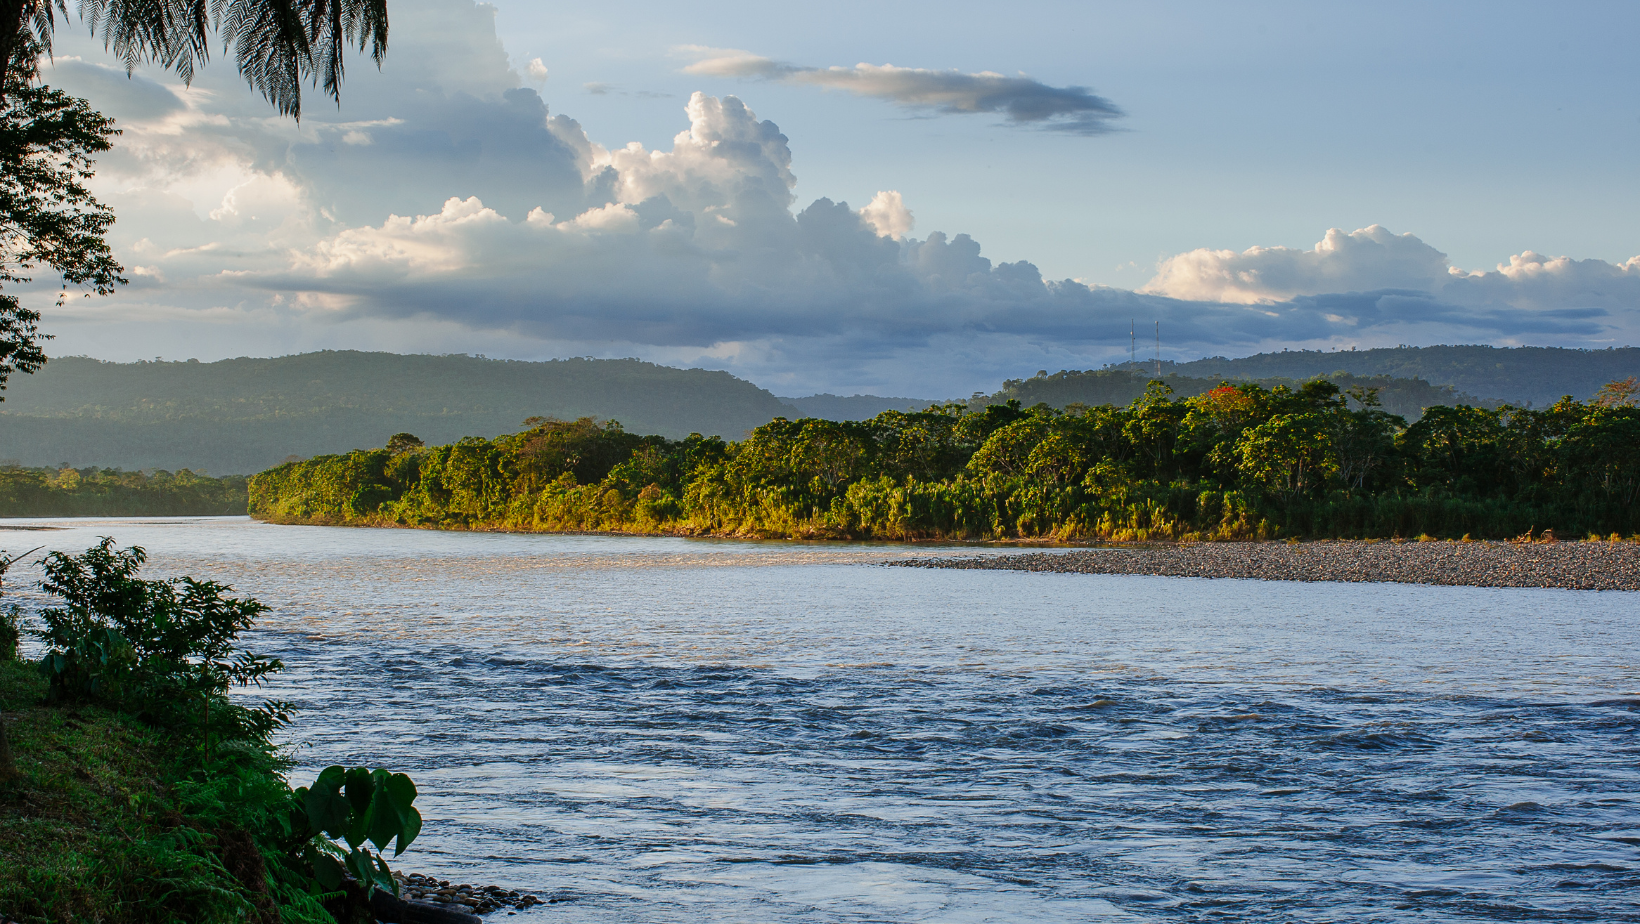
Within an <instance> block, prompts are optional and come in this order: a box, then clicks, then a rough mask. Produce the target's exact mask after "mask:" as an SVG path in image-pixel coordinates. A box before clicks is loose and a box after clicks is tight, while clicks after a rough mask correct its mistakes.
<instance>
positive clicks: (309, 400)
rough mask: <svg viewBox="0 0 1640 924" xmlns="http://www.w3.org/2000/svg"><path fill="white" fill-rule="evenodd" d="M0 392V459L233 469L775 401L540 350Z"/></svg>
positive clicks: (743, 385)
mask: <svg viewBox="0 0 1640 924" xmlns="http://www.w3.org/2000/svg"><path fill="white" fill-rule="evenodd" d="M4 396H5V401H4V403H0V458H4V459H9V460H16V461H18V462H21V463H22V464H24V465H56V464H59V463H61V462H68V463H70V464H73V465H77V466H78V465H99V466H117V467H121V468H126V469H143V468H166V469H176V468H184V467H186V468H191V469H194V470H195V471H207V472H211V473H213V474H246V473H251V472H258V471H261V470H263V469H266V468H269V467H271V466H273V465H276V464H278V463H279V462H280V461H282V460H284V459H285V458H287V457H289V456H293V455H295V456H304V457H306V456H313V455H320V454H326V453H336V452H346V451H349V450H352V449H359V448H369V447H375V446H381V445H383V443H385V441H386V440H387V438H388V437H389V436H391V435H392V434H394V433H397V432H401V431H408V432H410V433H414V434H415V435H417V436H419V437H421V438H422V439H424V440H426V441H428V442H429V443H446V442H452V441H454V440H458V439H460V438H461V437H464V436H486V437H491V436H496V435H498V434H501V433H508V432H515V431H517V430H520V429H522V427H523V421H524V419H525V418H526V417H532V416H543V417H562V418H567V419H573V418H577V417H584V416H590V417H598V418H601V419H613V420H619V421H620V422H621V423H622V424H623V425H624V426H625V427H626V428H627V429H628V430H630V431H632V432H636V433H659V434H662V435H665V436H669V437H673V438H679V437H683V436H687V435H688V434H689V433H691V432H699V433H704V434H707V435H721V436H724V437H726V438H739V437H740V436H741V434H743V433H745V432H746V431H747V430H750V429H751V428H753V427H756V426H760V425H762V424H765V423H767V422H769V420H771V419H773V418H774V417H777V416H780V415H782V414H788V415H789V413H790V409H789V408H788V407H787V406H786V405H783V404H781V403H780V401H779V399H777V398H776V397H775V396H774V395H773V394H770V393H769V392H768V391H765V390H764V389H761V388H758V387H757V386H756V385H753V384H752V383H750V382H747V381H745V380H743V379H738V378H735V377H734V376H732V375H730V374H729V373H727V372H715V371H709V370H705V369H674V368H671V367H668V366H659V365H655V364H654V363H647V362H641V361H639V360H635V359H631V360H627V359H602V360H594V359H565V360H549V361H546V362H522V361H516V360H496V359H485V358H483V357H474V356H462V355H448V356H430V355H408V356H407V355H399V354H393V353H364V352H355V351H329V350H327V351H324V352H318V353H303V354H299V355H295V356H282V357H277V358H274V359H251V358H239V359H226V360H221V361H219V362H212V363H201V362H197V361H193V360H189V361H184V362H158V361H156V362H138V363H112V362H103V361H101V360H96V359H89V358H85V357H64V358H60V359H53V360H52V361H51V362H50V363H48V364H47V365H46V366H45V368H43V369H41V370H40V371H39V372H37V373H35V374H34V375H32V376H15V377H13V379H12V381H11V385H10V387H8V388H7V390H6V392H5V395H4Z"/></svg>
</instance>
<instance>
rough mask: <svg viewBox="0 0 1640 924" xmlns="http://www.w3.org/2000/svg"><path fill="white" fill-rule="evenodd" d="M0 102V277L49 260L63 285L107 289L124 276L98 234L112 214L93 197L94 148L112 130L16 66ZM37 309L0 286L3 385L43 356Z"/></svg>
mask: <svg viewBox="0 0 1640 924" xmlns="http://www.w3.org/2000/svg"><path fill="white" fill-rule="evenodd" d="M4 86H5V89H6V91H7V92H6V97H5V100H4V101H3V102H0V285H4V284H15V283H26V282H28V281H29V279H30V276H31V274H32V273H33V271H34V270H35V269H36V268H39V267H49V268H50V269H53V270H55V271H56V272H57V273H59V274H60V275H61V276H62V279H63V294H64V296H65V297H66V295H67V292H68V286H69V285H70V284H73V285H83V286H86V287H88V288H89V289H91V290H94V291H95V292H97V294H99V295H107V294H108V293H110V292H112V291H113V290H114V286H115V285H117V284H119V283H122V282H124V281H125V280H124V279H121V278H120V271H121V267H120V264H119V263H118V262H117V261H116V260H115V259H114V255H113V254H112V253H111V252H110V251H109V248H108V242H107V240H106V239H105V237H104V235H105V234H106V233H107V231H108V226H109V225H112V224H113V223H114V214H113V212H111V211H110V210H109V208H108V206H106V205H103V204H102V203H100V202H98V201H97V200H96V199H95V198H93V197H92V195H91V192H90V191H89V190H88V189H87V188H86V186H85V181H86V180H88V179H89V178H90V177H91V173H92V163H91V158H92V156H93V155H95V154H97V153H99V152H102V151H106V150H108V147H109V140H108V139H109V138H111V137H113V136H114V135H116V134H118V132H117V131H116V130H115V129H114V120H113V119H110V118H108V117H107V116H105V115H102V114H101V113H99V112H95V111H93V110H92V108H91V107H90V106H89V105H87V103H86V101H85V100H83V99H78V98H75V97H73V96H70V95H68V94H67V93H64V92H62V91H61V90H53V89H52V88H50V87H47V86H43V85H39V84H36V83H35V82H34V81H33V80H31V79H29V77H28V75H26V74H25V72H24V71H23V70H22V69H21V68H13V69H12V71H11V72H10V73H9V74H8V76H7V77H6V82H5V84H4ZM39 321H40V313H39V312H37V311H34V310H32V309H29V308H26V307H24V306H23V304H22V303H21V302H20V301H18V299H17V297H16V296H14V295H8V294H3V293H0V389H4V388H5V386H6V381H7V379H8V378H10V376H11V374H12V373H14V372H33V371H34V370H36V369H38V368H40V366H41V365H42V364H44V363H45V361H46V357H45V353H44V352H42V351H41V349H40V342H41V341H42V340H44V339H45V338H46V335H44V334H41V333H40V331H39Z"/></svg>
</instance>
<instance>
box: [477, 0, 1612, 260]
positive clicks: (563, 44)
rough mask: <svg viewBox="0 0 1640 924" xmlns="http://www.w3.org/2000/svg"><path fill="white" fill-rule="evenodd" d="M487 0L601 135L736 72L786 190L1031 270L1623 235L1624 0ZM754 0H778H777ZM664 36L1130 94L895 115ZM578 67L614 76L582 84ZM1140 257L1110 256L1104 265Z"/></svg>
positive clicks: (1582, 253) (1469, 251) (1465, 248)
mask: <svg viewBox="0 0 1640 924" xmlns="http://www.w3.org/2000/svg"><path fill="white" fill-rule="evenodd" d="M621 10H622V15H621V16H620V17H619V19H615V18H612V17H608V16H606V15H604V14H602V13H601V12H598V11H597V8H596V7H591V6H589V7H587V8H584V9H583V10H582V11H581V12H576V11H574V10H570V9H565V8H562V7H560V6H559V5H551V6H549V5H543V4H528V3H516V4H510V5H509V4H503V5H500V6H499V7H498V16H497V21H498V23H499V25H500V27H501V31H502V34H503V35H505V36H507V39H506V43H507V47H508V51H509V52H510V53H511V54H512V55H513V56H514V58H515V60H518V61H520V62H521V63H522V62H526V61H528V60H529V59H530V58H534V57H537V56H539V57H541V58H542V60H543V61H544V62H547V63H548V66H549V68H550V70H551V75H550V78H549V80H548V82H547V83H546V85H545V88H544V96H545V97H546V99H547V101H548V103H549V104H550V105H552V106H553V107H554V109H555V111H560V112H572V113H573V114H574V116H575V117H576V118H577V119H578V120H579V121H580V122H581V123H582V124H583V125H585V126H587V129H588V132H589V134H591V135H593V136H594V137H600V138H616V137H619V138H623V139H633V140H639V141H643V142H644V143H645V144H646V145H648V146H651V147H653V146H655V145H660V144H662V143H664V142H665V141H666V140H667V139H668V138H670V135H671V126H672V124H673V123H672V121H671V118H670V117H671V115H672V113H673V112H675V110H676V106H677V104H678V100H679V99H681V98H686V97H687V96H688V94H689V93H690V92H691V91H693V90H704V91H706V92H708V93H713V94H723V93H735V94H737V95H739V96H740V97H741V98H743V99H745V100H746V101H747V102H748V104H749V105H751V106H753V107H754V108H755V109H757V110H758V112H759V113H760V114H765V113H766V114H767V115H766V117H768V118H773V119H774V120H775V121H777V122H778V123H779V124H780V127H781V130H782V131H783V132H785V133H786V134H787V135H788V136H789V137H790V138H791V139H792V147H793V149H794V150H795V151H797V152H798V153H799V154H800V156H801V158H802V163H801V169H799V170H798V177H799V179H798V187H797V192H798V198H799V199H800V200H805V201H806V200H807V199H812V198H815V197H818V196H821V195H825V196H830V197H832V198H834V199H835V198H843V199H847V200H849V201H851V202H853V201H859V200H863V199H866V198H869V197H870V196H871V195H872V194H873V193H874V192H875V191H876V190H877V189H881V188H893V189H897V190H899V191H900V192H901V193H902V194H903V195H904V196H905V197H906V199H907V200H908V201H909V202H912V203H914V204H915V205H914V209H915V210H916V214H917V220H918V226H919V227H920V228H921V227H926V228H930V229H932V228H944V229H951V230H961V231H969V232H971V233H973V234H975V235H976V236H982V237H983V240H985V241H986V243H987V251H988V252H990V253H991V255H992V256H993V257H995V258H997V259H1002V260H1018V259H1029V260H1031V261H1033V262H1035V263H1036V264H1037V265H1038V266H1040V267H1041V268H1042V270H1043V272H1044V273H1045V274H1046V275H1049V276H1054V277H1059V276H1073V277H1078V278H1083V279H1087V280H1088V281H1092V282H1099V283H1103V284H1108V285H1126V286H1129V287H1137V286H1140V285H1143V284H1144V282H1145V281H1147V280H1148V279H1149V278H1150V276H1151V275H1152V274H1153V272H1154V270H1155V263H1156V261H1157V260H1158V259H1160V258H1163V257H1166V256H1170V255H1172V254H1175V253H1179V252H1181V251H1185V250H1190V249H1193V248H1197V247H1213V248H1230V249H1234V250H1238V251H1239V250H1244V249H1246V248H1248V247H1252V246H1255V245H1273V244H1285V245H1288V246H1294V247H1298V246H1310V245H1312V244H1314V243H1315V241H1317V240H1319V239H1320V237H1321V234H1322V233H1323V232H1324V231H1325V230H1326V229H1327V228H1331V227H1340V228H1343V229H1345V230H1354V229H1356V228H1364V227H1367V226H1369V225H1372V224H1380V225H1384V226H1386V227H1389V228H1391V229H1394V230H1396V231H1398V232H1402V231H1411V232H1413V233H1415V234H1417V235H1419V236H1420V237H1422V238H1423V239H1424V240H1427V241H1431V242H1432V243H1434V244H1435V245H1436V246H1438V247H1440V248H1441V249H1442V250H1443V251H1445V252H1446V253H1447V254H1448V255H1450V256H1451V257H1452V259H1453V262H1454V263H1456V264H1457V265H1460V266H1465V267H1490V266H1491V265H1492V264H1495V263H1497V262H1499V261H1501V260H1506V259H1507V258H1508V257H1509V256H1510V255H1511V254H1515V253H1519V252H1520V251H1522V250H1525V249H1532V250H1536V251H1539V252H1545V253H1554V254H1571V255H1574V256H1577V257H1582V258H1587V257H1598V258H1601V259H1605V260H1608V261H1612V262H1619V261H1622V260H1626V259H1628V258H1629V257H1632V256H1634V255H1635V254H1637V253H1640V182H1637V180H1636V174H1637V172H1640V171H1637V170H1636V168H1635V165H1636V164H1637V163H1640V55H1635V54H1634V53H1633V37H1634V36H1635V35H1636V34H1640V6H1637V5H1636V4H1633V3H1581V4H1580V3H1571V4H1564V5H1556V6H1554V7H1546V6H1544V5H1542V4H1527V3H1497V2H1489V3H1439V4H1430V3H1395V2H1387V3H1372V4H1317V3H1238V4H1225V3H1207V2H1199V3H1165V2H1164V3H1145V4H1131V3H1089V2H1076V3H1017V4H1010V5H1009V6H1008V8H1007V9H1006V10H1002V9H999V8H998V7H997V5H995V4H976V3H919V2H910V3H891V4H890V3H880V2H840V3H828V4H813V5H809V4H802V5H799V4H792V5H782V6H781V7H779V8H776V7H772V6H770V5H768V4H759V3H722V4H710V5H685V6H680V5H678V4H670V3H637V4H631V5H623V6H622V7H621ZM776 10H778V11H776ZM679 45H707V46H716V47H727V48H740V49H746V50H749V51H753V52H756V53H758V54H761V55H764V56H767V57H770V58H774V59H776V60H781V61H788V62H794V63H799V64H805V65H815V66H832V65H844V66H847V65H853V64H855V63H857V62H861V61H864V62H871V63H877V64H882V63H889V62H892V63H894V64H897V65H902V66H908V67H921V68H934V69H945V68H955V69H958V70H962V71H970V72H977V71H985V70H991V71H997V72H1001V73H1005V74H1012V73H1015V72H1018V71H1023V72H1025V73H1027V74H1030V75H1031V76H1032V77H1035V78H1036V79H1038V80H1040V81H1042V82H1043V83H1046V84H1049V85H1053V86H1065V85H1084V86H1090V87H1092V88H1093V89H1094V90H1095V91H1096V92H1098V93H1099V94H1101V95H1103V96H1105V97H1107V98H1109V99H1111V100H1112V101H1114V102H1115V103H1117V104H1118V105H1119V106H1121V107H1122V108H1123V109H1124V110H1125V111H1126V112H1127V113H1128V115H1127V116H1126V117H1125V118H1123V119H1121V120H1119V122H1117V123H1116V124H1117V126H1118V127H1119V128H1120V129H1122V131H1121V132H1120V133H1117V134H1112V135H1106V136H1103V137H1097V138H1082V137H1075V136H1071V137H1064V136H1054V135H1051V134H1046V133H1041V132H1029V131H1017V130H1014V131H1010V130H1007V129H999V128H997V127H996V125H997V122H998V120H996V119H993V118H987V117H983V116H968V117H944V118H932V119H928V118H924V119H915V118H912V117H911V115H912V114H911V113H907V112H904V111H901V110H898V109H896V108H895V107H894V106H892V105H890V104H887V103H884V102H880V101H876V100H862V99H858V98H853V97H849V96H847V95H845V94H842V93H838V92H835V91H832V92H819V91H815V90H811V89H808V88H805V87H789V86H782V85H779V84H767V83H759V82H756V81H743V80H732V79H719V80H703V79H700V78H697V77H691V76H689V75H684V74H681V73H680V72H679V64H680V63H682V61H680V59H679V57H678V56H677V55H675V54H673V53H671V50H672V49H673V48H675V47H677V46H679ZM587 83H602V84H609V85H613V86H616V87H619V88H622V89H624V90H626V91H627V92H628V93H637V92H645V91H647V92H649V93H664V94H669V96H667V97H665V98H654V97H651V98H643V97H638V96H634V95H614V94H608V95H602V96H595V95H592V94H587V93H585V92H584V91H583V89H582V88H583V85H584V84H587ZM1129 263H1133V264H1136V265H1135V266H1134V267H1132V268H1128V269H1125V270H1121V271H1119V270H1117V269H1116V267H1117V266H1118V265H1121V266H1124V267H1126V266H1127V264H1129Z"/></svg>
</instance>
